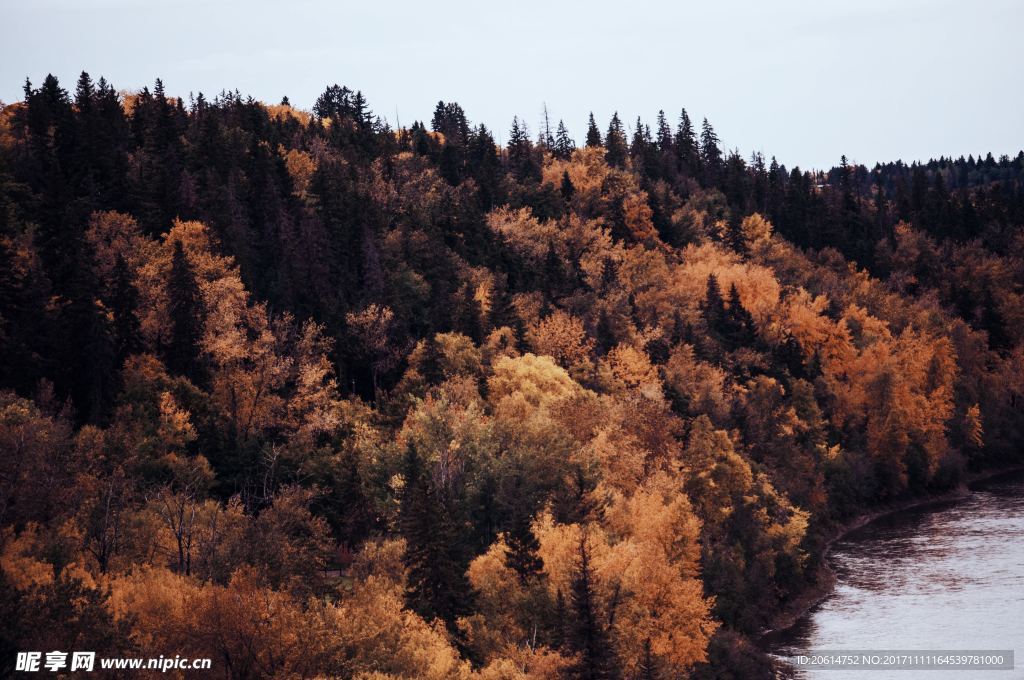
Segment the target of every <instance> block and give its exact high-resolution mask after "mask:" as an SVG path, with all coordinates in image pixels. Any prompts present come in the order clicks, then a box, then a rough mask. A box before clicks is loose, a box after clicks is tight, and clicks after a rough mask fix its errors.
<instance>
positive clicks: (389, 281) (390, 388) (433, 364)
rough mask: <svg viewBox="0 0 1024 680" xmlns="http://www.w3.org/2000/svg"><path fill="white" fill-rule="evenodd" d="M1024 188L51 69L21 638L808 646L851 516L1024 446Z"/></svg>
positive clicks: (756, 663)
mask: <svg viewBox="0 0 1024 680" xmlns="http://www.w3.org/2000/svg"><path fill="white" fill-rule="evenodd" d="M1022 182H1024V153H1018V154H1017V155H1016V156H1015V157H1013V158H1010V157H1008V156H1002V157H1000V158H999V159H998V160H997V159H995V158H994V157H993V156H992V155H986V156H985V157H984V158H981V157H979V158H974V157H971V158H967V159H963V158H961V159H955V160H954V159H939V160H937V161H929V162H928V163H923V164H922V163H914V164H911V165H906V164H904V163H901V162H897V163H891V164H886V165H879V166H877V167H875V168H873V169H868V168H865V167H863V166H858V165H851V164H848V163H847V162H846V160H845V159H843V160H842V161H841V163H840V165H839V166H838V167H836V168H832V169H831V170H828V171H823V172H813V173H812V172H802V171H801V170H800V169H799V168H793V169H791V170H789V169H787V168H785V167H784V166H782V165H780V164H779V163H778V162H777V161H776V160H775V158H771V159H767V160H766V159H764V158H762V157H761V156H760V155H758V154H755V155H753V156H752V157H750V158H749V159H748V158H745V157H744V156H743V155H741V154H740V153H739V152H737V151H733V152H729V151H727V150H725V148H724V147H723V145H722V143H721V141H720V140H719V138H718V136H717V134H716V133H715V131H714V129H713V128H712V126H711V125H710V124H709V123H708V122H707V121H706V120H705V121H703V123H702V124H700V125H698V124H696V123H695V122H694V121H692V120H691V119H690V118H689V116H688V115H687V113H686V112H685V111H683V112H681V113H680V115H679V116H678V117H675V116H673V119H672V120H671V121H670V120H669V118H668V117H667V116H666V115H665V114H659V116H658V119H657V121H655V123H654V125H653V127H651V126H649V125H647V124H645V123H644V122H643V121H640V120H638V121H636V122H635V124H633V125H632V126H630V130H627V128H626V126H625V125H624V124H623V122H622V121H620V120H619V118H618V116H617V115H616V116H615V117H613V119H612V120H611V121H610V123H609V124H608V125H607V126H606V127H605V126H600V127H599V126H598V125H597V123H596V121H594V120H593V117H591V120H590V124H589V126H588V130H587V131H586V135H585V137H583V138H582V139H580V140H579V142H577V141H576V140H574V139H573V137H572V136H571V135H570V133H569V131H568V130H567V129H566V127H565V125H564V124H562V123H561V122H559V123H557V124H555V123H552V122H547V121H545V123H544V124H542V126H541V129H540V130H539V131H537V130H534V131H530V130H528V129H527V127H526V126H525V125H524V124H523V123H522V122H521V121H519V120H518V119H517V120H514V121H513V123H512V127H511V132H510V134H509V141H508V144H507V145H506V146H505V147H502V148H499V147H498V146H497V144H496V143H495V140H494V136H493V135H492V133H491V132H490V131H489V130H487V129H486V128H485V127H484V126H482V125H477V126H474V125H472V124H471V123H470V121H469V119H468V118H467V115H466V113H465V112H464V111H463V110H462V109H461V107H459V105H458V104H455V103H453V102H448V103H445V102H439V103H438V105H437V108H436V110H435V113H434V116H433V119H432V120H431V121H430V122H429V123H415V124H413V125H412V126H411V127H410V128H403V129H400V130H393V129H390V128H389V127H388V126H387V125H386V124H385V123H383V122H382V121H381V120H380V119H378V118H377V117H375V116H374V115H373V113H372V112H371V110H370V108H369V105H368V103H367V102H366V100H365V99H364V98H363V96H362V94H361V93H359V92H353V91H351V90H349V89H347V88H343V87H338V86H332V87H329V88H327V90H326V91H325V92H324V94H323V95H322V96H321V97H320V98H319V100H318V101H317V103H316V105H315V107H314V110H313V111H312V112H305V111H301V110H297V109H295V108H293V107H291V106H290V105H289V104H288V102H287V100H285V101H283V102H282V103H280V104H274V105H267V104H263V103H260V102H257V101H254V100H252V99H246V98H243V97H241V96H240V95H239V94H238V93H222V94H221V95H220V96H218V97H216V98H214V99H213V100H208V99H206V98H205V97H203V96H202V95H198V96H196V97H194V98H190V99H189V101H187V102H186V101H184V100H183V99H181V98H175V97H171V96H169V95H168V94H167V93H166V92H165V91H164V88H163V85H162V84H161V83H160V81H157V83H156V85H155V87H154V88H153V89H152V90H149V89H144V90H143V91H142V92H139V93H118V92H117V91H116V90H115V89H114V88H113V87H112V86H111V85H109V84H108V83H106V82H105V81H103V80H102V79H101V80H100V81H99V82H97V83H93V81H92V80H91V79H90V78H89V76H88V75H86V74H84V73H83V75H82V77H81V78H80V80H79V82H78V83H77V86H76V88H75V90H74V92H73V93H69V92H67V91H66V90H64V89H62V88H61V86H60V84H59V83H58V82H57V80H56V79H54V78H52V77H48V78H46V79H45V81H44V82H43V83H42V85H41V86H40V87H38V88H36V87H33V86H32V85H31V84H29V83H26V87H25V98H24V101H22V102H17V103H13V104H10V105H8V106H6V107H5V108H3V110H2V111H0V389H2V391H0V450H2V453H3V456H2V458H0V526H2V533H0V559H2V561H0V568H2V571H0V574H2V579H0V602H2V607H3V611H5V612H11V613H12V615H9V616H6V617H4V619H3V621H0V648H2V649H0V658H2V659H3V661H2V663H4V664H12V663H13V659H14V651H16V650H20V651H23V650H26V649H37V650H47V651H48V650H53V649H62V650H65V651H68V650H75V649H95V650H96V651H97V652H98V653H101V655H102V654H106V655H108V656H116V655H129V654H132V653H136V652H137V653H139V654H140V655H159V654H163V655H164V656H173V655H175V654H183V655H185V654H187V655H188V656H190V657H201V656H209V657H211V658H212V659H213V664H214V669H215V670H216V671H219V672H221V673H222V674H224V675H229V676H231V677H309V676H315V675H323V676H332V677H335V676H336V677H351V678H374V679H377V680H381V679H383V678H391V677H394V678H397V677H408V678H438V679H440V678H458V677H464V678H470V677H480V678H494V679H497V678H502V679H504V678H509V679H512V678H563V677H565V678H675V677H680V676H686V675H689V676H692V677H697V678H715V677H743V678H759V677H766V678H767V677H772V676H771V668H770V664H769V662H768V660H767V659H766V658H765V657H764V656H763V655H762V654H761V653H760V652H758V651H757V649H756V647H755V646H754V645H753V644H752V643H751V641H750V640H751V638H752V636H755V635H756V634H757V633H759V632H760V631H761V630H763V629H764V627H765V626H767V625H769V623H770V621H771V619H772V617H773V615H774V614H776V613H777V612H778V610H779V609H780V607H782V606H784V605H785V604H786V603H787V602H788V601H790V600H791V599H792V598H793V597H795V596H796V595H798V594H799V593H800V592H802V591H803V590H804V589H806V588H807V587H808V586H810V585H812V584H813V583H814V582H815V579H817V578H818V577H819V575H820V571H819V567H820V563H821V559H822V548H823V543H824V541H825V540H826V538H827V537H828V536H829V534H830V532H831V531H832V530H834V527H835V526H837V524H839V523H841V522H843V521H844V520H846V519H849V518H850V517H852V516H855V515H857V514H859V513H861V512H864V511H865V510H867V509H870V508H871V507H874V506H877V505H878V504H880V503H888V502H893V501H896V500H899V499H901V498H904V497H907V496H911V495H919V494H927V493H934V492H938V491H941V490H945V489H949V488H950V487H952V486H955V485H956V484H958V483H960V482H961V481H962V480H963V479H964V478H965V474H966V473H967V472H969V471H971V470H977V469H980V468H982V467H985V466H990V465H998V464H1007V463H1012V462H1015V461H1019V460H1020V450H1021V444H1022V440H1024V430H1022V426H1024V401H1022V400H1024V344H1022V343H1024V300H1022V297H1021V296H1022V283H1024V263H1022V252H1024V251H1022V246H1024V232H1022V229H1021V226H1022V225H1024V187H1022ZM5 668H6V666H5ZM730 674H731V675H730Z"/></svg>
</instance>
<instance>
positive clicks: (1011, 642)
mask: <svg viewBox="0 0 1024 680" xmlns="http://www.w3.org/2000/svg"><path fill="white" fill-rule="evenodd" d="M830 561H831V564H832V566H833V568H834V569H835V571H836V587H835V591H834V592H833V593H832V594H831V596H830V597H828V599H826V600H825V601H824V602H822V603H821V604H820V605H818V606H817V607H815V608H814V609H812V610H811V611H810V612H808V613H807V614H806V615H805V616H804V617H803V618H802V619H800V620H799V621H798V622H797V624H796V625H795V626H794V627H793V628H791V629H789V630H787V631H784V632H783V633H780V634H776V635H775V636H774V637H773V639H772V640H771V641H770V642H768V645H769V651H770V652H771V653H772V654H774V655H776V656H778V657H780V658H782V659H787V658H792V657H796V656H798V655H810V654H813V652H814V651H816V650H858V651H864V650H1011V649H1012V650H1015V652H1016V654H1015V657H1016V658H1015V668H1014V669H1013V670H980V669H971V670H949V669H945V670H906V669H898V670H894V669H891V668H890V669H842V670H837V669H813V670H812V669H799V670H796V671H795V672H794V673H793V674H792V675H788V674H787V675H786V676H785V677H794V678H806V679H808V680H822V679H831V680H857V679H859V678H864V679H865V680H888V679H889V678H893V679H896V680H918V679H921V678H924V679H928V680H946V679H950V680H952V679H954V678H957V679H959V678H981V679H982V680H1009V679H1010V678H1013V679H1014V680H1018V679H1024V473H1019V472H1018V473H1014V474H1012V475H1006V476H1001V477H997V478H993V479H990V480H988V481H986V482H983V483H981V484H979V485H977V486H975V487H974V489H973V490H972V492H971V494H970V495H969V496H966V497H965V498H963V499H960V500H956V501H950V502H944V503H938V504H933V505H928V506H925V507H919V508H915V509H912V510H907V511H905V512H900V513H897V514H894V515H889V516H887V517H883V518H881V519H878V520H876V521H874V522H872V523H870V524H868V525H867V526H865V527H862V528H861V529H858V530H857V531H854V532H852V533H850V534H848V535H847V536H845V537H844V538H843V539H841V540H840V541H837V542H836V543H835V544H834V545H833V547H832V552H831V554H830Z"/></svg>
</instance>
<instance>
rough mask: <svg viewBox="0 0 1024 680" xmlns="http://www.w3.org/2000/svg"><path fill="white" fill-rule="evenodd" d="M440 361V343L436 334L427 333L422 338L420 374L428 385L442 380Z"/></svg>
mask: <svg viewBox="0 0 1024 680" xmlns="http://www.w3.org/2000/svg"><path fill="white" fill-rule="evenodd" d="M442 363H443V357H442V355H441V345H440V344H439V343H438V342H437V335H436V334H434V333H428V334H427V337H426V338H424V340H423V361H422V363H421V364H420V374H421V375H422V376H423V380H424V381H425V382H426V383H427V384H428V385H436V384H438V383H440V382H441V381H442V380H444V370H443V365H442Z"/></svg>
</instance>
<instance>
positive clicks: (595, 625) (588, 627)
mask: <svg viewBox="0 0 1024 680" xmlns="http://www.w3.org/2000/svg"><path fill="white" fill-rule="evenodd" d="M578 559H579V561H578V562H577V564H576V569H575V572H574V573H573V575H572V582H571V584H570V588H571V591H570V602H571V605H572V616H573V621H572V623H571V627H570V631H569V640H568V642H569V647H570V649H571V650H572V651H573V652H575V653H576V654H577V655H578V659H577V661H576V663H575V664H574V665H573V667H572V675H573V677H574V678H578V679H579V680H613V679H614V678H618V677H619V673H618V668H617V663H616V659H615V653H614V651H613V650H612V646H611V639H610V636H609V631H608V629H607V627H606V626H605V623H604V621H603V620H602V619H603V617H602V616H601V612H600V607H599V605H598V602H597V594H596V592H595V588H594V583H593V573H592V570H591V566H590V551H589V550H588V549H587V539H586V535H584V536H583V537H581V538H580V547H579V553H578Z"/></svg>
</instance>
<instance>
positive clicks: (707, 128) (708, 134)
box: [700, 118, 722, 186]
mask: <svg viewBox="0 0 1024 680" xmlns="http://www.w3.org/2000/svg"><path fill="white" fill-rule="evenodd" d="M718 145H719V139H718V135H716V134H715V129H714V128H713V127H711V123H709V122H708V119H707V118H705V119H704V123H703V124H702V125H701V131H700V156H701V164H702V165H703V170H704V185H705V186H715V185H716V184H717V183H718V180H719V176H720V175H721V172H722V150H721V149H720V148H719V146H718Z"/></svg>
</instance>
